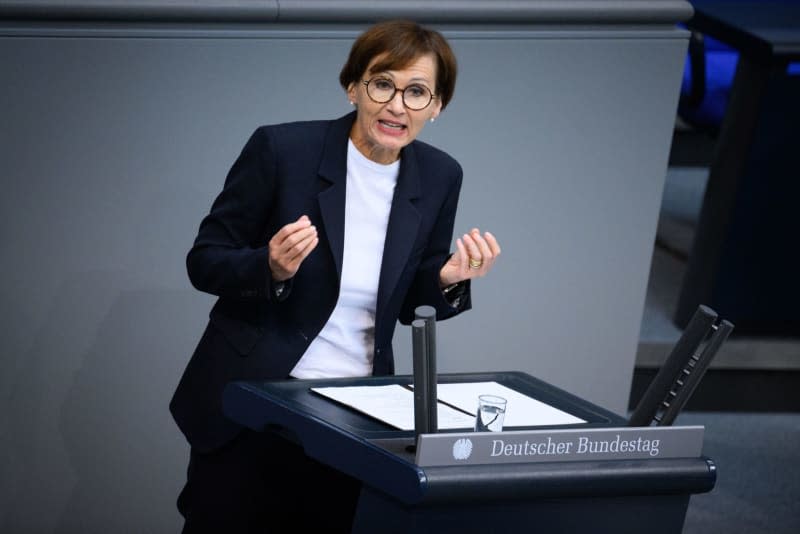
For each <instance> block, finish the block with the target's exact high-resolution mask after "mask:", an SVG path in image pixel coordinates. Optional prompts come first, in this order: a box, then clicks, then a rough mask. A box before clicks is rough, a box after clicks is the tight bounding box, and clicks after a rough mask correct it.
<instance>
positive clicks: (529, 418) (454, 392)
mask: <svg viewBox="0 0 800 534" xmlns="http://www.w3.org/2000/svg"><path fill="white" fill-rule="evenodd" d="M436 388H437V389H436V395H437V397H438V398H439V400H440V401H442V402H446V403H448V404H452V405H453V406H457V407H458V408H460V409H462V410H464V411H465V412H469V413H471V414H473V415H475V413H476V412H477V410H478V395H497V396H499V397H503V398H505V399H506V401H508V403H507V404H506V416H505V421H504V423H503V429H504V430H508V429H509V428H511V427H520V426H546V425H571V424H576V423H585V422H586V421H585V420H583V419H581V418H579V417H575V416H574V415H572V414H569V413H567V412H565V411H563V410H559V409H558V408H554V407H553V406H550V405H549V404H545V403H543V402H541V401H538V400H536V399H532V398H530V397H528V396H527V395H523V394H522V393H520V392H518V391H515V390H513V389H511V388H508V387H506V386H504V385H502V384H498V383H497V382H465V383H460V384H439V385H437V386H436Z"/></svg>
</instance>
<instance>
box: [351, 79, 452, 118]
mask: <svg viewBox="0 0 800 534" xmlns="http://www.w3.org/2000/svg"><path fill="white" fill-rule="evenodd" d="M377 79H382V80H386V81H387V82H389V83H391V84H392V85H394V94H393V95H392V96H391V97H390V98H389V100H385V101H383V102H381V101H379V100H375V99H374V98H373V97H372V95H371V94H369V82H371V81H372V80H377ZM361 83H363V84H364V88H365V91H366V92H367V96H368V97H369V99H370V100H372V101H373V102H375V103H376V104H388V103H389V102H391V101H392V100H394V97H395V95H396V94H397V92H398V91H399V92H400V99H401V100H402V102H403V106H405V107H407V108H408V109H410V110H411V111H422V110H423V109H426V108H427V107H428V106H430V105H431V102H433V99H434V98H439V95H437V94H434V93H433V91H431V90H430V88H429V87H427V86H425V85H422V84H419V83H417V84H411V85H417V86H419V87H424V88H425V89H427V90H428V93H430V95H431V98H430V100H428V103H427V104H425V105H424V106H422V107H421V108H412V107H410V106H409V105H408V104H406V89H408V88H409V87H410V86H408V85H407V86H405V87H403V88H400V87H397V85H396V84H395V83H394V81H392V80H391V79H389V78H386V77H384V76H373V77H372V78H370V79H369V80H361Z"/></svg>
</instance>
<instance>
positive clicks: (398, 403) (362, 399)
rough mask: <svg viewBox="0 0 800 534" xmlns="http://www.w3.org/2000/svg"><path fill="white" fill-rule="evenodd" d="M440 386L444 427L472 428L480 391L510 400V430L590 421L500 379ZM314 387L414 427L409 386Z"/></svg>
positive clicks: (439, 414) (369, 412) (374, 414)
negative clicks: (511, 387) (542, 400)
mask: <svg viewBox="0 0 800 534" xmlns="http://www.w3.org/2000/svg"><path fill="white" fill-rule="evenodd" d="M436 387H437V396H438V398H439V401H440V402H439V405H438V411H437V417H438V424H437V426H438V428H440V429H443V430H457V429H458V430H460V429H472V428H473V426H474V424H475V412H476V410H477V407H478V395H483V394H490V395H499V396H500V397H504V398H505V399H506V400H507V401H508V404H507V405H506V416H505V424H504V429H506V430H508V429H510V428H512V427H531V426H545V425H569V424H576V423H585V422H586V421H584V420H583V419H580V418H579V417H575V416H574V415H571V414H569V413H567V412H564V411H562V410H559V409H558V408H554V407H553V406H550V405H549V404H545V403H543V402H541V401H538V400H536V399H532V398H530V397H528V396H526V395H523V394H522V393H519V392H518V391H515V390H513V389H510V388H508V387H506V386H503V385H502V384H499V383H497V382H465V383H459V384H438V385H437V386H436ZM311 390H312V391H314V392H316V393H319V394H320V395H323V396H325V397H328V398H330V399H333V400H335V401H337V402H340V403H342V404H345V405H347V406H350V407H352V408H355V409H356V410H358V411H360V412H363V413H365V414H367V415H370V416H372V417H374V418H376V419H379V420H381V421H383V422H385V423H387V424H389V425H392V426H394V427H395V428H399V429H401V430H414V393H413V391H411V390H410V389H408V388H407V387H406V386H402V385H400V384H390V385H385V386H347V387H325V388H312V389H311ZM445 403H446V404H445ZM451 406H455V407H456V408H458V409H454V408H453V407H451ZM463 412H466V413H463ZM468 414H469V415H468Z"/></svg>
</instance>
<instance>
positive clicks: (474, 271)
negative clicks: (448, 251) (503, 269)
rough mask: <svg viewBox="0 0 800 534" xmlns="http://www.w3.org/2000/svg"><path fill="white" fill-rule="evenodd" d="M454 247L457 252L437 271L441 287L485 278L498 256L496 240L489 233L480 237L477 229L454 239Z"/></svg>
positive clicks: (498, 246)
mask: <svg viewBox="0 0 800 534" xmlns="http://www.w3.org/2000/svg"><path fill="white" fill-rule="evenodd" d="M456 247H457V248H458V250H457V251H456V252H454V253H453V255H452V256H450V259H449V260H447V263H445V264H444V267H442V270H441V271H439V284H440V285H441V286H442V287H447V286H449V285H451V284H455V283H456V282H461V281H462V280H469V279H471V278H478V277H481V276H486V274H487V273H488V272H489V270H491V268H492V265H494V262H495V260H496V259H497V257H498V256H499V255H500V245H498V244H497V239H495V237H494V236H493V235H492V234H490V233H489V232H485V233H484V234H483V235H481V232H480V230H478V229H477V228H473V229H472V230H471V231H470V232H469V233H468V234H464V235H463V236H461V237H460V238H458V239H456Z"/></svg>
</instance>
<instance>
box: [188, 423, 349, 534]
mask: <svg viewBox="0 0 800 534" xmlns="http://www.w3.org/2000/svg"><path fill="white" fill-rule="evenodd" d="M360 488H361V485H360V483H359V482H358V481H357V480H355V479H353V478H351V477H349V476H346V475H344V474H342V473H340V472H339V471H337V470H335V469H333V468H330V467H328V466H326V465H324V464H321V463H319V462H317V461H315V460H313V459H311V458H309V457H308V456H306V455H305V453H304V452H303V449H302V448H301V447H300V446H298V445H295V444H294V443H292V442H290V441H288V440H286V439H284V438H282V437H280V436H278V435H276V434H274V433H271V432H253V431H251V430H248V429H244V430H242V432H241V433H240V434H239V435H238V436H237V437H236V438H234V439H233V440H232V441H230V442H229V443H227V444H225V445H224V446H223V447H221V448H220V449H217V450H215V451H212V452H210V453H205V454H204V453H198V452H196V451H194V450H192V452H191V456H190V459H189V469H188V476H187V482H186V486H185V487H184V488H183V491H182V492H181V494H180V496H179V497H178V510H179V511H180V513H181V515H183V517H184V519H185V520H186V521H185V523H184V527H183V533H184V534H197V533H212V532H214V533H217V532H218V533H231V534H236V533H251V532H252V533H255V532H258V533H268V532H281V533H285V532H308V529H310V530H311V531H312V532H325V533H338V532H342V533H345V532H350V528H351V525H352V521H353V515H354V513H355V507H356V504H357V502H358V494H359V491H360Z"/></svg>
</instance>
